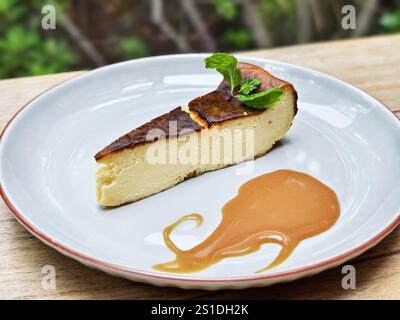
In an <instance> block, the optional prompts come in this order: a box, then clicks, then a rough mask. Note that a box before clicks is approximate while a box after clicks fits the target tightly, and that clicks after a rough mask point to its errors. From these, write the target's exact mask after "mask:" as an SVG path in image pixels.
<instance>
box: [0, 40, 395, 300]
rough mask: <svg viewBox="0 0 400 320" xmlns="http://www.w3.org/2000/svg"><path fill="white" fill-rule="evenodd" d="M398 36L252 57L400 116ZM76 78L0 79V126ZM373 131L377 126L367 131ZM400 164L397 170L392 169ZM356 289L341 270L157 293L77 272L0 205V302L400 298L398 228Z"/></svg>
mask: <svg viewBox="0 0 400 320" xmlns="http://www.w3.org/2000/svg"><path fill="white" fill-rule="evenodd" d="M399 52H400V35H395V36H382V37H374V38H368V39H357V40H348V41H337V42H328V43H318V44H312V45H302V46H295V47H290V48H279V49H274V50H260V51H251V52H247V53H245V54H247V55H249V56H253V57H263V58H269V59H276V60H282V61H286V62H290V63H294V64H298V65H302V66H306V67H310V68H314V69H317V70H320V71H323V72H326V73H328V74H331V75H333V76H335V77H337V78H340V79H343V80H345V81H347V82H349V83H351V84H353V85H356V86H357V87H359V88H361V89H363V90H365V91H366V92H368V93H369V94H371V95H372V96H374V97H375V98H377V99H378V100H380V101H381V102H382V103H384V104H385V105H386V106H388V107H389V108H390V109H392V110H393V111H394V112H395V113H396V115H397V116H398V117H400V54H399ZM81 73H83V72H70V73H61V74H56V75H48V76H40V77H30V78H20V79H10V80H2V81H0V93H1V95H0V126H1V128H4V126H5V124H6V122H7V121H8V120H9V119H10V118H11V116H12V115H13V114H14V113H15V112H17V111H18V109H20V108H21V107H22V106H23V105H24V104H25V103H27V102H28V101H29V100H31V99H32V98H34V97H35V96H36V95H38V94H39V93H41V92H42V91H44V90H46V89H48V88H50V87H52V86H54V85H55V84H57V83H60V82H62V81H64V80H66V79H70V78H73V77H76V76H77V75H79V74H81ZM374 130H379V128H374ZM399 165H400V164H399ZM351 264H353V265H354V266H355V268H356V270H357V289H355V290H344V289H342V287H341V279H342V277H343V275H342V274H341V268H336V269H333V270H330V271H326V272H323V273H321V274H319V275H316V276H313V277H311V278H305V279H301V280H297V281H295V282H292V283H286V284H278V285H274V286H272V287H267V288H256V289H247V290H242V291H219V292H207V291H200V290H196V291H194V290H191V291H188V290H181V289H175V288H158V287H155V286H151V285H146V284H139V283H134V282H130V281H128V280H124V279H119V278H114V277H111V276H109V275H107V274H104V273H102V272H100V271H95V270H91V269H88V268H86V267H84V266H83V265H81V264H79V263H77V262H75V261H74V260H72V259H69V258H66V257H64V256H63V255H61V254H60V253H58V252H56V251H55V250H53V249H51V248H49V247H47V246H45V245H44V244H43V243H41V242H40V241H39V240H37V239H35V238H34V237H33V236H31V235H30V234H29V233H28V232H27V231H26V230H25V229H24V228H23V227H22V226H21V225H20V224H19V223H17V221H16V220H15V219H14V218H13V217H12V215H11V214H10V211H9V210H8V208H7V207H6V205H5V204H4V203H3V202H1V203H0V298H2V299H4V298H7V299H10V298H18V299H20V298H24V299H25V298H28V299H42V298H51V299H63V298H64V299H65V298H66V299H70V298H82V299H93V298H103V299H108V298H112V299H118V298H124V299H190V298H204V299H214V298H231V299H240V298H249V299H251V298H254V299H319V298H322V299H400V228H397V230H395V231H394V232H393V233H392V234H390V235H389V236H388V237H387V238H386V239H384V240H383V241H382V242H381V243H380V244H379V245H378V246H376V247H375V248H373V249H371V250H369V251H368V252H366V253H364V254H363V255H361V256H360V257H358V258H356V259H355V260H353V261H352V262H351ZM45 265H53V266H55V268H56V271H57V278H56V279H57V283H56V284H57V285H56V289H53V290H45V289H43V288H42V286H41V280H42V277H43V275H42V273H41V270H42V267H43V266H45Z"/></svg>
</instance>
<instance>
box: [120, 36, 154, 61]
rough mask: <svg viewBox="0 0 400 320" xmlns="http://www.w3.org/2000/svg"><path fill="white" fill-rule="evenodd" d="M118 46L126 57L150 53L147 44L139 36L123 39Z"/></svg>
mask: <svg viewBox="0 0 400 320" xmlns="http://www.w3.org/2000/svg"><path fill="white" fill-rule="evenodd" d="M118 48H119V50H120V51H121V53H122V55H123V56H124V57H125V58H130V59H135V58H141V57H146V56H148V55H149V52H148V49H147V46H146V44H145V43H144V42H143V41H142V40H141V39H140V38H138V37H132V38H125V39H122V40H121V41H120V42H119V44H118Z"/></svg>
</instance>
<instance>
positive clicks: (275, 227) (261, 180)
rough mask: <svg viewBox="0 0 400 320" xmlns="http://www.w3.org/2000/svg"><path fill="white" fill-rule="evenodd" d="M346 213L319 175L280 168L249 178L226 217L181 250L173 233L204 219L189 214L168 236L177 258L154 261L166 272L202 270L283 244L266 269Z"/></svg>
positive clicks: (167, 230) (229, 205)
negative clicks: (268, 245)
mask: <svg viewBox="0 0 400 320" xmlns="http://www.w3.org/2000/svg"><path fill="white" fill-rule="evenodd" d="M339 215H340V206H339V202H338V199H337V196H336V194H335V192H334V191H333V190H332V189H330V188H329V187H328V186H326V185H325V184H323V183H322V182H320V181H318V180H317V179H315V178H313V177H311V176H310V175H307V174H305V173H301V172H296V171H292V170H278V171H274V172H271V173H267V174H264V175H261V176H259V177H256V178H254V179H252V180H250V181H248V182H246V183H244V184H243V185H242V186H241V187H240V189H239V193H238V194H237V196H236V197H235V198H233V199H232V200H230V201H228V202H227V203H226V204H225V205H224V207H223V208H222V221H221V223H220V224H219V225H218V227H217V228H216V229H215V230H214V232H213V233H212V234H211V235H210V236H209V237H208V238H207V239H206V240H205V241H203V242H202V243H200V244H198V245H196V246H195V247H193V248H192V249H189V250H180V249H179V248H178V247H177V246H176V245H175V244H174V243H173V241H172V240H171V238H170V234H171V232H172V231H173V230H174V228H175V227H176V226H177V225H179V224H180V223H182V222H184V221H188V220H194V221H196V222H197V225H198V226H199V225H201V223H202V222H203V218H202V216H201V215H199V214H197V213H194V214H190V215H186V216H184V217H182V218H181V219H179V220H178V221H176V222H175V223H173V224H172V225H170V226H168V227H167V228H165V229H164V233H163V236H164V241H165V243H166V245H167V246H168V248H169V249H170V250H171V251H172V252H174V253H175V255H176V259H175V260H173V261H170V262H166V263H162V264H158V265H155V266H153V268H154V269H156V270H160V271H164V272H174V273H189V272H196V271H201V270H203V269H205V268H208V267H209V266H211V265H213V264H215V263H217V262H219V261H221V260H222V259H224V258H228V257H237V256H243V255H246V254H249V253H252V252H255V251H257V250H258V249H259V248H260V246H261V245H263V244H266V243H275V244H279V245H280V246H281V247H282V248H281V251H280V253H279V254H278V256H277V257H276V258H275V259H274V260H273V261H272V263H270V264H269V265H268V266H267V267H265V268H263V269H261V270H258V271H257V273H258V272H263V271H265V270H267V269H270V268H273V267H275V266H277V265H279V264H280V263H282V262H283V261H285V260H286V259H287V258H288V256H289V255H290V254H291V253H292V252H293V250H294V249H295V248H296V247H297V245H298V244H299V243H300V242H301V241H302V240H304V239H307V238H309V237H313V236H316V235H318V234H320V233H322V232H324V231H326V230H328V229H329V228H331V227H332V226H333V225H334V224H335V222H336V221H337V219H338V218H339Z"/></svg>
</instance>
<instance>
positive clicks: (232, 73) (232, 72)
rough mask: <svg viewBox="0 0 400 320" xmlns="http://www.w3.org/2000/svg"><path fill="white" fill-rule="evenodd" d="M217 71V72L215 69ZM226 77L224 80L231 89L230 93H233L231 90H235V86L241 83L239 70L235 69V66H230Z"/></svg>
mask: <svg viewBox="0 0 400 320" xmlns="http://www.w3.org/2000/svg"><path fill="white" fill-rule="evenodd" d="M217 71H219V70H218V69H217ZM228 73H229V75H228V77H227V78H225V76H224V78H225V80H227V81H229V85H230V87H231V93H233V90H234V89H235V87H236V86H238V85H239V84H240V82H241V81H242V74H241V73H240V70H239V69H237V68H236V65H235V66H230V67H229V69H228Z"/></svg>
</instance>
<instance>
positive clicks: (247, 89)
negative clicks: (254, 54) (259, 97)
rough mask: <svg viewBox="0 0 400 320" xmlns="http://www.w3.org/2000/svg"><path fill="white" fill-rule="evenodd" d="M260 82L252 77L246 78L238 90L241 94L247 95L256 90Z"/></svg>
mask: <svg viewBox="0 0 400 320" xmlns="http://www.w3.org/2000/svg"><path fill="white" fill-rule="evenodd" d="M260 84H261V81H260V80H258V79H253V78H249V79H246V80H244V81H243V82H242V83H241V84H240V90H239V92H240V93H241V94H244V95H248V94H250V93H251V92H253V91H256V90H257V89H258V87H259V86H260Z"/></svg>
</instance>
